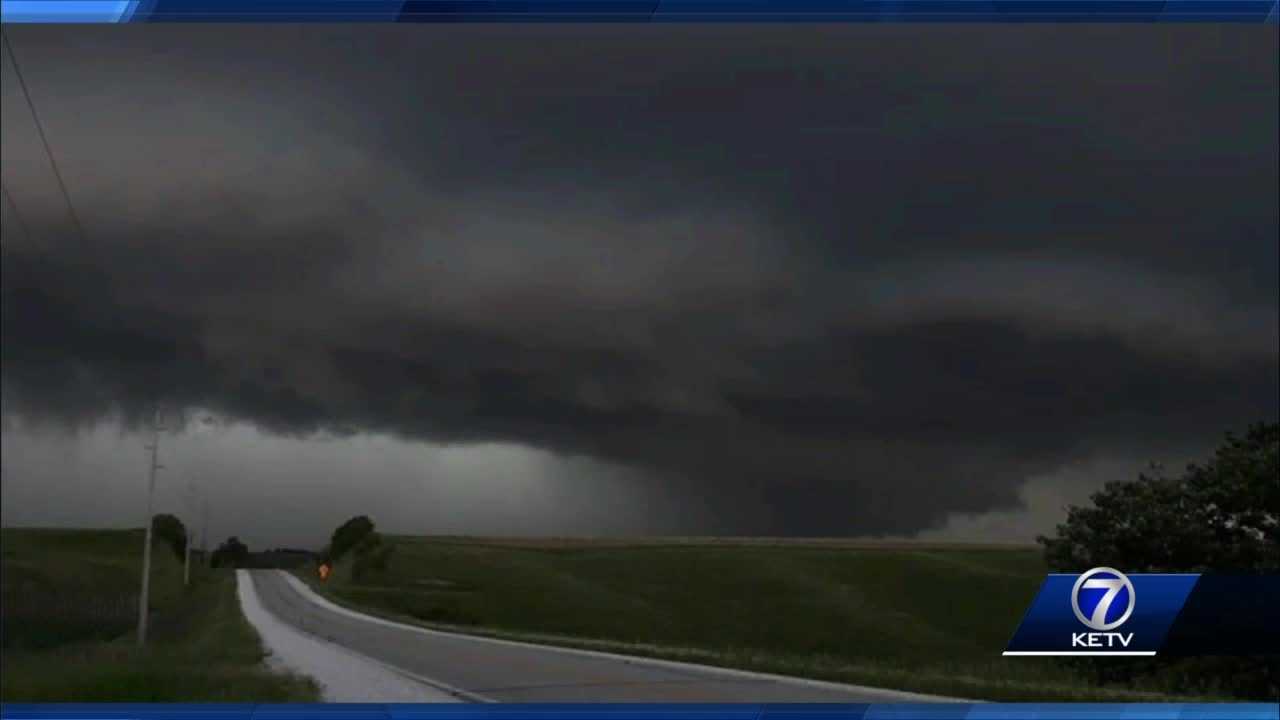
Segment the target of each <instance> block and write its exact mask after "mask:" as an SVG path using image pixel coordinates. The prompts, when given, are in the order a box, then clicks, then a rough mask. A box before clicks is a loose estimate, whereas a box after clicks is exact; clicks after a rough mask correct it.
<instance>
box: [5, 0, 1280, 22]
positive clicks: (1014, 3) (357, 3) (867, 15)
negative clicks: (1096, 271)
mask: <svg viewBox="0 0 1280 720" xmlns="http://www.w3.org/2000/svg"><path fill="white" fill-rule="evenodd" d="M1277 5H1278V3H1277V1H1276V0H396V1H388V0H0V16H2V17H3V21H4V22H6V23H128V22H299V21H301V22H306V21H313V22H491V21H526V22H527V21H559V22H566V21H592V22H599V21H610V22H687V21H720V20H731V21H774V22H778V21H782V22H787V21H855V22H857V21H862V22H883V21H926V22H992V21H996V22H1027V21H1032V22H1097V21H1108V22H1245V23H1260V22H1269V23H1275V22H1276V20H1277Z"/></svg>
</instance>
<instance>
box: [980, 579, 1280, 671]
mask: <svg viewBox="0 0 1280 720" xmlns="http://www.w3.org/2000/svg"><path fill="white" fill-rule="evenodd" d="M1278 652H1280V576H1278V575H1274V574H1258V575H1195V574H1138V573H1131V574H1128V575H1126V574H1124V573H1122V572H1120V571H1118V570H1114V569H1112V568H1094V569H1092V570H1089V571H1088V572H1085V573H1080V574H1078V575H1056V574H1055V575H1050V576H1048V577H1047V578H1046V579H1045V581H1044V583H1043V584H1042V585H1041V586H1040V592H1039V593H1037V594H1036V597H1035V599H1034V600H1032V602H1031V607H1030V609H1028V610H1027V614H1026V617H1024V618H1023V620H1022V623H1021V624H1020V625H1019V626H1018V629H1017V631H1016V632H1015V633H1014V635H1013V639H1012V640H1010V641H1009V646H1008V648H1007V649H1006V650H1005V652H1004V654H1005V655H1015V656H1016V655H1092V656H1098V655H1148V656H1149V655H1156V654H1157V653H1159V654H1166V655H1264V654H1267V655H1271V654H1276V653H1278Z"/></svg>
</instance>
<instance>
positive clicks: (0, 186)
mask: <svg viewBox="0 0 1280 720" xmlns="http://www.w3.org/2000/svg"><path fill="white" fill-rule="evenodd" d="M0 190H3V191H4V201H5V202H6V203H8V204H9V209H10V210H12V211H13V217H14V219H15V220H17V221H18V229H19V230H21V231H22V239H23V240H24V241H25V242H27V243H30V242H31V231H30V230H28V229H27V221H26V220H25V219H23V217H22V211H20V210H18V203H16V202H14V201H13V196H12V195H10V194H9V186H8V185H7V184H5V182H4V181H2V180H0Z"/></svg>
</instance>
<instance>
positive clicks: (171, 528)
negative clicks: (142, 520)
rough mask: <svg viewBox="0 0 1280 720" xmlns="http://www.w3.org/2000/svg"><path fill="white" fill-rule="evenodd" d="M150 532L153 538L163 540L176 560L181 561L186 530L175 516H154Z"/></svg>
mask: <svg viewBox="0 0 1280 720" xmlns="http://www.w3.org/2000/svg"><path fill="white" fill-rule="evenodd" d="M151 532H152V533H153V534H154V537H155V538H157V539H159V540H163V541H164V542H165V543H166V544H168V546H169V547H170V548H172V549H173V552H174V554H176V555H177V556H178V559H179V560H181V559H183V555H184V554H185V553H186V551H187V528H186V526H185V525H183V524H182V521H181V520H179V519H178V518H177V516H175V515H169V514H167V513H164V514H160V515H156V516H155V517H154V518H152V519H151Z"/></svg>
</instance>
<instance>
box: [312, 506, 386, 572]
mask: <svg viewBox="0 0 1280 720" xmlns="http://www.w3.org/2000/svg"><path fill="white" fill-rule="evenodd" d="M373 528H374V525H373V521H372V520H370V519H369V516H368V515H357V516H356V517H353V518H351V519H350V520H348V521H346V522H344V523H342V525H340V526H338V529H337V530H334V531H333V537H332V538H330V540H329V546H328V548H326V549H325V552H324V553H323V560H322V561H324V562H328V563H330V564H332V563H334V562H337V561H338V560H340V559H342V557H343V556H344V555H346V554H347V553H348V552H350V551H351V550H352V549H354V548H355V547H356V546H357V545H359V544H360V543H361V541H363V540H365V538H366V537H367V536H369V535H370V533H373Z"/></svg>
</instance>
